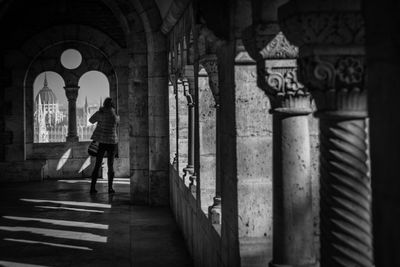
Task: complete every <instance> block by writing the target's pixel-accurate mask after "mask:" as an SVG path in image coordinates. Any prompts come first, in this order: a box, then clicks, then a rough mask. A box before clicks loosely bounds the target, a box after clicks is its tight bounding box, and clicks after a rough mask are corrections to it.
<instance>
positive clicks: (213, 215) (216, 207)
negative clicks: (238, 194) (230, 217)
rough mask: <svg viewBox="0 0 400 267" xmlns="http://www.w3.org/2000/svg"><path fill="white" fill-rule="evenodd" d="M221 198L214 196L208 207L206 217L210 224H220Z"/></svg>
mask: <svg viewBox="0 0 400 267" xmlns="http://www.w3.org/2000/svg"><path fill="white" fill-rule="evenodd" d="M221 218H222V214H221V198H219V197H214V204H213V205H212V206H210V207H208V219H209V220H210V222H211V224H221Z"/></svg>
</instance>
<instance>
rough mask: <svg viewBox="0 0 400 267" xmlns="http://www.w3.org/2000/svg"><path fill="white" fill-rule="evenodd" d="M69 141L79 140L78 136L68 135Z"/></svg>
mask: <svg viewBox="0 0 400 267" xmlns="http://www.w3.org/2000/svg"><path fill="white" fill-rule="evenodd" d="M67 142H79V137H78V136H67Z"/></svg>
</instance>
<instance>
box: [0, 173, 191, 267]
mask: <svg viewBox="0 0 400 267" xmlns="http://www.w3.org/2000/svg"><path fill="white" fill-rule="evenodd" d="M99 182H100V184H99V185H98V191H99V193H98V194H97V195H95V196H90V195H89V194H88V190H89V180H57V181H45V182H41V183H37V182H36V183H13V184H1V185H0V266H24V267H25V266H32V267H36V266H74V267H75V266H96V267H98V266H113V267H117V266H135V267H136V266H138V267H147V266H149V267H152V266H154V267H155V266H174V267H180V266H192V260H191V258H190V256H189V254H188V252H187V249H186V247H185V246H184V241H183V239H182V236H181V234H180V232H179V230H178V228H177V225H176V223H175V222H174V220H173V217H172V214H171V212H170V210H169V209H168V208H157V207H145V206H132V205H130V203H129V180H128V179H116V181H115V190H116V191H117V193H116V194H115V195H114V196H110V195H109V194H107V193H106V190H107V188H106V181H105V180H99Z"/></svg>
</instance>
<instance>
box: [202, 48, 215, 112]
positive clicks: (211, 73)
mask: <svg viewBox="0 0 400 267" xmlns="http://www.w3.org/2000/svg"><path fill="white" fill-rule="evenodd" d="M200 64H201V65H202V66H203V67H204V69H205V70H206V72H207V74H208V83H209V85H210V89H211V92H212V94H213V96H214V100H215V103H216V104H217V105H218V104H219V76H218V58H217V55H216V54H208V55H204V56H202V57H201V58H200Z"/></svg>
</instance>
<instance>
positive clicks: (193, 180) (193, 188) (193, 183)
mask: <svg viewBox="0 0 400 267" xmlns="http://www.w3.org/2000/svg"><path fill="white" fill-rule="evenodd" d="M189 180H190V184H189V190H190V192H191V193H192V195H193V196H195V197H196V191H197V189H196V174H192V175H191V176H190V177H189Z"/></svg>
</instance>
